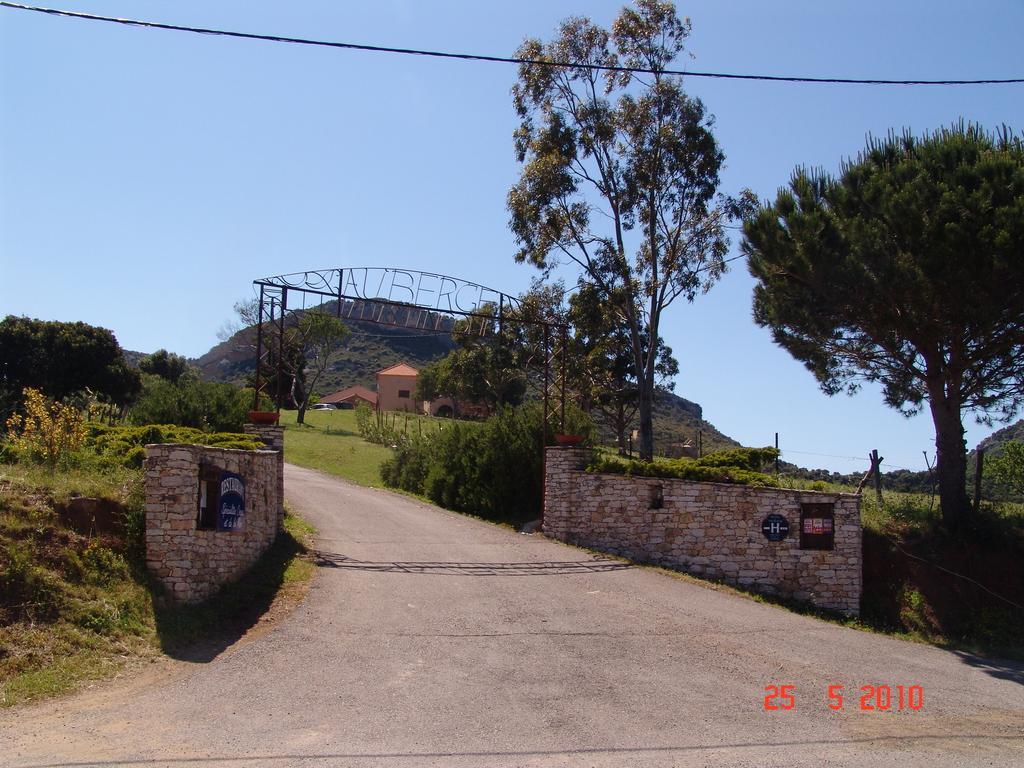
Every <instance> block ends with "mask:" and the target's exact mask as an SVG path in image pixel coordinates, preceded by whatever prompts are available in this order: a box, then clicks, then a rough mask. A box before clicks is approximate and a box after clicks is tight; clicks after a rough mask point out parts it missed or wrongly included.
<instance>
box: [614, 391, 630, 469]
mask: <svg viewBox="0 0 1024 768" xmlns="http://www.w3.org/2000/svg"><path fill="white" fill-rule="evenodd" d="M627 427H629V424H628V423H626V409H625V407H624V406H623V405H622V403H621V402H620V403H619V404H618V405H617V406H616V407H615V441H616V442H617V443H618V446H619V456H625V455H626V428H627Z"/></svg>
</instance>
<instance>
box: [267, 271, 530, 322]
mask: <svg viewBox="0 0 1024 768" xmlns="http://www.w3.org/2000/svg"><path fill="white" fill-rule="evenodd" d="M254 282H255V283H256V284H257V285H261V286H265V287H268V288H281V289H295V290H299V291H304V292H307V293H314V294H317V295H320V296H325V297H330V298H335V299H349V300H352V301H366V302H374V301H378V302H386V303H389V304H400V305H405V306H414V307H417V308H419V309H425V310H429V311H432V312H438V313H443V314H458V315H480V314H485V313H486V314H491V313H490V312H488V311H487V310H488V309H489V308H493V309H494V310H498V311H499V312H500V311H502V310H504V309H511V308H513V307H517V306H518V305H519V300H518V299H517V298H515V297H513V296H509V295H508V294H506V293H502V292H501V291H498V290H495V289H493V288H488V287H487V286H484V285H480V284H479V283H473V282H470V281H469V280H462V279H461V278H457V277H450V276H448V275H439V274H436V273H433V272H422V271H419V270H415V269H397V268H395V267H342V268H336V269H323V270H312V271H308V272H295V273H292V274H288V275H278V276H276V277H265V278H263V279H261V280H256V281H254Z"/></svg>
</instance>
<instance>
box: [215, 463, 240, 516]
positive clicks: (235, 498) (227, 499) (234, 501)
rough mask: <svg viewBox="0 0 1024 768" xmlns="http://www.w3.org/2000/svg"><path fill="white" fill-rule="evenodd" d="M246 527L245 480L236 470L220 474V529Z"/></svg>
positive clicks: (218, 510) (218, 509) (218, 511)
mask: <svg viewBox="0 0 1024 768" xmlns="http://www.w3.org/2000/svg"><path fill="white" fill-rule="evenodd" d="M244 527H245V480H244V479H243V478H242V476H241V475H236V474H235V473H234V472H222V473H221V475H220V504H219V505H218V508H217V530H218V531H240V530H242V529H243V528H244Z"/></svg>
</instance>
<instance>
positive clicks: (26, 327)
mask: <svg viewBox="0 0 1024 768" xmlns="http://www.w3.org/2000/svg"><path fill="white" fill-rule="evenodd" d="M141 386H142V382H141V380H140V378H139V373H138V371H136V370H134V369H132V368H131V367H129V366H128V363H127V362H126V361H125V358H124V351H123V350H122V349H121V346H120V345H119V344H118V343H117V339H116V338H115V337H114V334H113V333H112V332H110V331H109V330H107V329H106V328H98V327H96V326H93V325H87V324H86V323H80V322H75V323H66V322H57V321H49V320H35V319H32V318H28V317H15V316H14V315H8V316H7V317H6V318H4V319H3V320H2V321H0V410H10V409H11V408H13V407H14V405H15V404H16V403H18V402H20V400H21V393H22V390H23V389H24V388H25V387H32V388H34V389H38V390H40V391H41V392H43V393H44V394H45V395H47V396H49V397H52V398H54V399H56V400H62V399H64V398H66V397H68V396H69V395H72V394H75V393H78V392H82V391H85V390H88V391H90V392H92V393H93V394H94V395H96V396H98V397H99V398H101V399H103V400H105V401H107V402H111V403H114V404H116V405H125V404H127V403H129V402H131V401H132V400H133V399H134V398H135V397H136V395H138V393H139V390H140V389H141Z"/></svg>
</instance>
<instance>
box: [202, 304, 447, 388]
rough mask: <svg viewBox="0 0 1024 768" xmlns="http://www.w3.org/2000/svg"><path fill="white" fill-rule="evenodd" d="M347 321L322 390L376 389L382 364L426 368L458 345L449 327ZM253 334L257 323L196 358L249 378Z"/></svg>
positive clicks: (232, 377)
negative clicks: (359, 386) (358, 386)
mask: <svg viewBox="0 0 1024 768" xmlns="http://www.w3.org/2000/svg"><path fill="white" fill-rule="evenodd" d="M345 325H347V326H348V329H349V336H348V338H347V339H346V340H345V342H344V344H343V345H342V347H341V349H340V350H339V351H338V352H337V353H336V354H335V355H334V357H333V359H332V360H331V363H330V365H329V366H328V368H327V370H326V371H325V372H324V375H323V376H322V377H321V379H320V381H319V382H318V383H317V390H318V394H321V395H325V394H327V393H329V392H335V391H337V390H339V389H344V388H345V387H351V386H353V385H355V384H362V385H363V386H365V387H369V388H371V389H373V388H374V387H375V386H376V383H377V379H376V373H377V371H379V370H381V369H383V368H387V367H388V366H391V365H395V364H396V363H403V362H404V363H408V364H409V365H411V366H413V367H415V368H421V367H423V366H424V365H426V364H427V363H431V362H433V361H434V360H439V359H440V358H442V357H444V356H445V355H447V354H448V353H449V352H451V351H452V350H453V349H455V343H454V342H453V341H452V340H451V336H450V335H449V334H448V333H447V332H444V331H441V332H438V331H430V330H416V329H414V328H395V327H391V326H386V325H377V324H375V323H371V322H368V321H365V322H364V321H359V320H352V319H346V320H345ZM253 335H254V332H253V331H252V329H244V330H242V331H239V332H238V333H236V334H235V335H234V336H232V337H231V338H230V339H228V340H227V341H224V342H222V343H220V344H218V345H217V346H215V347H214V348H213V349H211V350H210V351H209V352H207V353H206V354H205V355H203V356H202V357H200V358H198V359H197V360H193V361H192V363H193V365H195V366H196V367H197V368H198V369H199V371H200V373H201V374H202V375H203V377H204V378H206V379H211V380H213V381H230V382H234V383H236V384H241V383H244V382H246V380H247V378H248V377H250V376H251V375H252V372H253V371H254V370H255V367H256V366H255V356H256V351H255V346H254V344H253V341H252V336H253Z"/></svg>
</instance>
